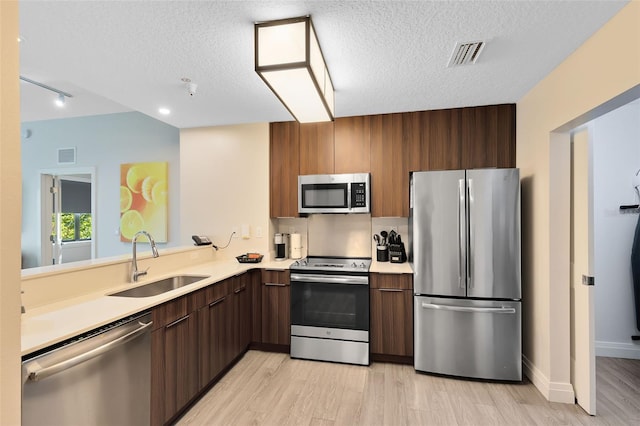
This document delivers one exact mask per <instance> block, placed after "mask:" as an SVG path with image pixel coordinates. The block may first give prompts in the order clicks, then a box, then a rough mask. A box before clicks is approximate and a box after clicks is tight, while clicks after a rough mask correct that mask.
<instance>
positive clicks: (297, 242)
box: [289, 232, 302, 259]
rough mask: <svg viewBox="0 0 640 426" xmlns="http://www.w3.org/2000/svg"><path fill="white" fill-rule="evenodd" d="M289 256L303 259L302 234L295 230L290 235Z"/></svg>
mask: <svg viewBox="0 0 640 426" xmlns="http://www.w3.org/2000/svg"><path fill="white" fill-rule="evenodd" d="M289 243H290V244H289V258H291V259H302V236H301V235H300V234H299V233H297V232H295V233H292V234H290V236H289Z"/></svg>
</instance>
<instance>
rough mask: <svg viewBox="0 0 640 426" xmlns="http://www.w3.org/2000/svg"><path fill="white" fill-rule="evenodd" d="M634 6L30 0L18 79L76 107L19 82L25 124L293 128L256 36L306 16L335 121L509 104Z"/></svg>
mask: <svg viewBox="0 0 640 426" xmlns="http://www.w3.org/2000/svg"><path fill="white" fill-rule="evenodd" d="M625 4H626V1H615V0H607V1H604V0H600V1H436V2H432V1H187V0H183V1H142V0H139V1H88V0H85V1H60V0H48V1H32V0H21V1H20V34H21V36H22V37H23V38H24V41H23V42H22V43H21V45H20V60H21V62H20V72H21V75H24V76H26V77H28V78H31V79H33V80H37V81H40V82H43V83H46V84H49V85H51V86H53V87H56V88H58V89H61V90H64V91H67V92H69V93H71V94H73V95H74V98H73V99H70V100H69V101H68V102H67V107H66V108H65V112H60V110H55V109H54V107H52V106H51V105H52V102H51V99H52V94H51V93H50V92H47V91H45V90H43V89H40V88H37V87H35V86H33V85H30V84H28V83H22V84H21V90H22V100H21V103H22V105H21V113H22V121H33V120H39V119H50V118H59V117H63V116H78V115H88V114H96V113H106V112H118V111H126V110H137V111H141V112H143V113H145V114H147V115H150V116H152V117H155V118H157V119H159V120H162V121H164V122H166V123H169V124H171V125H174V126H176V127H179V128H188V127H200V126H211V125H223V124H237V123H249V122H264V121H288V120H291V119H292V118H291V116H290V114H289V113H288V112H287V110H286V109H285V108H284V107H283V106H282V105H281V104H280V102H279V101H278V99H277V98H276V97H275V96H274V95H273V94H272V93H271V91H270V90H269V89H268V88H267V87H266V85H265V84H264V83H263V82H262V80H261V79H260V78H259V77H258V75H257V74H256V73H255V71H254V56H253V24H254V22H256V21H267V20H272V19H279V18H287V17H295V16H302V15H311V17H312V19H313V23H314V26H315V28H316V33H317V34H318V39H319V41H320V45H321V47H322V50H323V53H324V56H325V60H326V62H327V67H328V68H329V73H330V74H331V78H332V80H333V83H334V86H335V92H336V93H335V110H336V116H338V117H345V116H354V115H367V114H377V113H389V112H404V111H417V110H430V109H440V108H452V107H461V106H472V105H488V104H498V103H513V102H516V101H518V100H519V99H520V98H521V97H522V96H523V95H524V94H526V93H527V92H528V91H529V90H530V89H531V88H532V87H533V86H534V85H535V84H536V83H537V82H539V81H540V80H541V79H543V78H544V77H545V76H546V75H547V74H549V72H551V71H552V70H553V69H554V68H555V67H556V66H557V65H558V64H559V63H561V62H562V61H563V60H564V59H565V58H566V57H567V56H569V55H570V54H571V53H572V52H573V51H574V50H575V49H576V48H577V47H578V46H580V45H581V44H582V43H584V41H585V40H587V39H588V38H589V36H591V35H592V34H593V33H595V32H596V31H597V30H598V29H599V28H600V27H601V26H602V25H603V24H604V23H606V22H607V21H608V20H609V19H610V18H611V17H612V16H613V15H615V14H616V13H617V12H618V11H619V10H620V9H621V8H622V7H624V5H625ZM476 40H484V41H486V43H487V44H486V47H485V48H484V51H483V52H482V54H481V56H480V59H479V60H478V62H477V63H476V64H475V65H468V66H462V67H457V68H446V65H447V62H448V60H449V57H450V55H451V52H452V50H453V48H454V46H455V43H456V42H459V41H461V42H466V41H476ZM612 48H615V47H613V46H612ZM183 77H188V78H190V79H191V80H192V81H193V82H195V83H197V84H198V89H197V92H196V94H195V96H193V97H190V96H189V95H188V93H187V90H186V87H185V85H184V83H182V82H181V78H183ZM161 106H164V107H168V108H170V109H171V111H172V112H171V114H170V115H169V116H162V115H160V114H159V113H158V108H159V107H161Z"/></svg>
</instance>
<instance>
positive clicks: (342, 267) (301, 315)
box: [290, 256, 371, 365]
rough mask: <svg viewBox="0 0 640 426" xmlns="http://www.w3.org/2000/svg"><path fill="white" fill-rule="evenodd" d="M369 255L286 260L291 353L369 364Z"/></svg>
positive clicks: (293, 355) (314, 358)
mask: <svg viewBox="0 0 640 426" xmlns="http://www.w3.org/2000/svg"><path fill="white" fill-rule="evenodd" d="M370 266H371V258H344V257H314V256H310V257H307V258H305V259H302V260H299V261H297V262H294V263H293V265H291V268H290V269H291V357H292V358H303V359H313V360H321V361H333V362H343V363H349V364H362V365H369V267H370Z"/></svg>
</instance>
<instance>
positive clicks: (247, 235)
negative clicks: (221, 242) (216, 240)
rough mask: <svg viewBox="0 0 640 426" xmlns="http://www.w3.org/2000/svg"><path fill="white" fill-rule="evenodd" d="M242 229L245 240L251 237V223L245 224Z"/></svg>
mask: <svg viewBox="0 0 640 426" xmlns="http://www.w3.org/2000/svg"><path fill="white" fill-rule="evenodd" d="M241 229H242V238H243V239H244V240H248V239H249V238H251V232H250V230H249V225H246V224H243V225H242V228H241Z"/></svg>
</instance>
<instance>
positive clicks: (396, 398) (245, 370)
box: [177, 351, 640, 425]
mask: <svg viewBox="0 0 640 426" xmlns="http://www.w3.org/2000/svg"><path fill="white" fill-rule="evenodd" d="M625 361H628V360H615V359H611V358H607V359H601V358H598V369H597V371H598V377H597V380H598V402H597V404H598V405H597V410H598V416H597V417H591V416H589V415H587V414H586V413H585V412H584V411H582V409H581V408H580V407H579V406H577V405H572V404H559V403H549V402H548V401H547V400H545V399H544V398H543V397H542V395H541V394H540V393H539V392H538V390H537V389H536V388H535V387H534V386H533V385H532V384H531V383H530V382H528V381H525V382H524V383H522V384H503V383H486V382H478V381H469V380H457V379H452V378H444V377H437V376H431V375H427V374H417V373H416V372H415V371H414V369H413V367H412V366H407V365H396V364H385V363H374V364H372V365H371V366H370V367H362V366H352V365H343V364H332V363H325V362H315V361H303V360H295V359H290V358H289V356H288V355H286V354H278V353H267V352H258V351H249V352H247V354H246V355H245V356H244V357H243V358H242V359H241V360H240V362H238V364H237V365H236V366H235V367H234V368H233V369H232V370H231V371H229V373H227V375H226V376H225V377H224V378H223V379H222V380H221V381H220V382H219V383H217V384H216V385H215V387H213V388H212V389H211V390H210V391H209V392H208V393H207V394H206V395H205V396H204V397H203V398H202V399H201V400H200V401H198V403H197V404H196V405H195V406H193V407H192V408H191V410H189V411H188V412H187V413H186V414H185V415H184V416H183V417H182V418H181V419H180V420H179V421H178V423H177V424H178V425H551V424H568V425H630V424H640V394H639V392H640V361H630V362H625Z"/></svg>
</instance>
